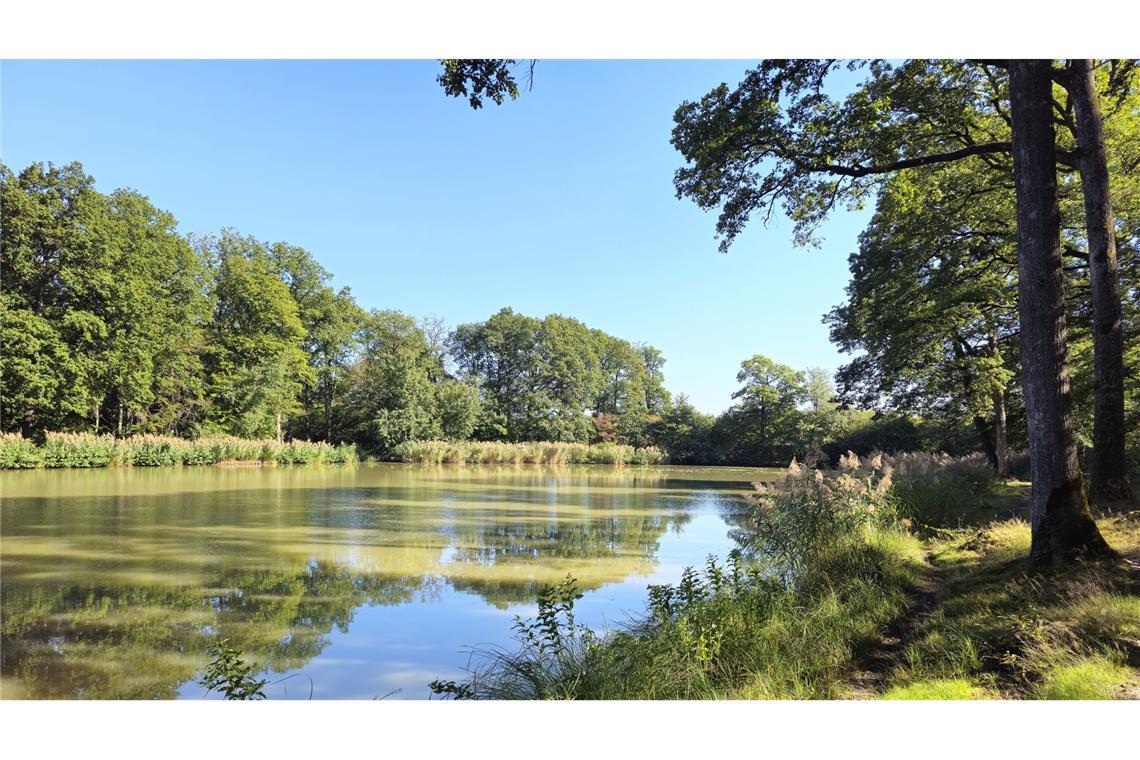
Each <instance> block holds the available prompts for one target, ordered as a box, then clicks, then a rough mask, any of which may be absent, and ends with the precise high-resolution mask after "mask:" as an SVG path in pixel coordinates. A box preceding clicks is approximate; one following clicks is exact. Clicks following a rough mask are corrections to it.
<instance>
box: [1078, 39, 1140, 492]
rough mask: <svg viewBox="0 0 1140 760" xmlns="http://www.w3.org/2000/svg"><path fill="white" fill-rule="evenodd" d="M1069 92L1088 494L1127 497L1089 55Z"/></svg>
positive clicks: (1108, 221) (1110, 231) (1102, 162)
mask: <svg viewBox="0 0 1140 760" xmlns="http://www.w3.org/2000/svg"><path fill="white" fill-rule="evenodd" d="M1068 91H1069V96H1070V97H1071V98H1072V102H1073V110H1074V113H1075V116H1076V119H1075V126H1076V138H1077V147H1078V149H1079V150H1078V158H1077V170H1078V171H1079V172H1080V175H1081V189H1082V192H1083V193H1084V204H1085V227H1086V228H1087V231H1088V244H1089V280H1090V282H1089V285H1090V289H1091V291H1092V318H1093V365H1094V370H1093V389H1094V390H1093V392H1094V409H1095V413H1094V415H1095V416H1094V418H1093V457H1092V460H1093V461H1092V472H1091V476H1092V477H1091V481H1092V483H1091V487H1090V489H1089V490H1090V498H1092V499H1093V500H1096V499H1098V498H1099V499H1108V500H1114V499H1129V498H1131V492H1130V489H1129V486H1128V464H1127V459H1126V458H1125V454H1124V337H1123V333H1122V331H1121V325H1120V282H1119V277H1118V276H1117V269H1116V234H1115V225H1114V221H1113V211H1112V196H1111V195H1110V194H1109V181H1108V156H1107V154H1106V153H1105V148H1104V119H1103V117H1102V115H1101V110H1100V100H1099V98H1098V96H1097V92H1096V83H1095V81H1094V80H1093V67H1092V61H1091V60H1087V59H1077V60H1073V61H1070V62H1069V80H1068Z"/></svg>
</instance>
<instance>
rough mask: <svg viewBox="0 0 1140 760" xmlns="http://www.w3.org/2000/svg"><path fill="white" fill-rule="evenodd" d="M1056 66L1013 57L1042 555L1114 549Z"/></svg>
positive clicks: (1024, 310)
mask: <svg viewBox="0 0 1140 760" xmlns="http://www.w3.org/2000/svg"><path fill="white" fill-rule="evenodd" d="M1051 68H1052V67H1051V64H1050V62H1049V61H1042V60H1018V61H1011V62H1010V119H1011V125H1012V128H1013V144H1014V151H1013V161H1014V181H1015V184H1016V188H1017V249H1018V254H1017V260H1018V272H1019V277H1018V290H1019V304H1018V308H1019V312H1020V317H1021V319H1020V322H1021V346H1022V362H1023V365H1024V367H1023V370H1022V386H1023V388H1024V393H1025V407H1026V413H1027V418H1028V426H1029V456H1030V467H1031V472H1032V478H1031V479H1032V483H1033V493H1032V512H1031V522H1032V535H1033V546H1032V549H1031V556H1032V557H1033V559H1034V561H1036V562H1038V563H1040V564H1051V563H1055V562H1059V561H1065V560H1069V559H1072V558H1073V557H1074V556H1077V555H1082V554H1087V555H1101V554H1108V553H1110V551H1111V550H1110V549H1109V548H1108V544H1106V543H1105V541H1104V539H1103V538H1102V537H1101V535H1100V531H1099V530H1098V529H1097V526H1096V522H1095V521H1094V520H1093V519H1092V516H1091V515H1090V514H1089V509H1088V504H1087V502H1086V500H1085V493H1084V485H1083V482H1082V479H1081V471H1080V465H1079V464H1078V462H1077V446H1076V439H1075V438H1074V435H1073V421H1072V400H1071V399H1070V396H1069V370H1068V366H1067V361H1066V350H1067V347H1066V328H1065V308H1064V295H1063V293H1062V290H1061V280H1062V272H1061V269H1062V266H1061V240H1060V211H1059V209H1058V206H1057V176H1056V172H1057V169H1056V158H1055V156H1054V150H1055V147H1054V146H1055V142H1054V140H1055V138H1054V135H1053V97H1052V91H1051V90H1052V71H1051Z"/></svg>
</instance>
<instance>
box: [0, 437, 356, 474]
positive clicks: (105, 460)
mask: <svg viewBox="0 0 1140 760" xmlns="http://www.w3.org/2000/svg"><path fill="white" fill-rule="evenodd" d="M357 459H358V456H357V453H356V447H355V446H352V445H344V444H342V445H332V444H328V443H323V442H313V441H287V442H284V443H279V442H277V441H274V440H264V441H254V440H246V439H242V438H233V437H228V436H218V437H210V438H197V439H186V438H176V437H173V436H163V435H136V436H132V437H130V438H115V437H114V436H111V435H94V434H92V433H48V434H47V435H46V437H45V439H44V441H43V442H42V443H40V444H38V445H37V444H36V443H34V442H33V441H31V440H29V439H26V438H24V437H23V436H21V435H20V434H19V433H5V434H3V435H0V469H27V468H34V467H53V468H54V467H112V466H117V465H121V466H130V467H173V466H196V465H212V464H219V463H224V462H262V463H265V464H343V463H347V462H355V461H357Z"/></svg>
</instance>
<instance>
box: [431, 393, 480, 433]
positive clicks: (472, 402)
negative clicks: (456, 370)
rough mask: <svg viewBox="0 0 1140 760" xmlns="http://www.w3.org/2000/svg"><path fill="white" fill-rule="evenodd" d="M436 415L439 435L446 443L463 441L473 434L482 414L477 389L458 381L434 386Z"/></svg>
mask: <svg viewBox="0 0 1140 760" xmlns="http://www.w3.org/2000/svg"><path fill="white" fill-rule="evenodd" d="M435 404H436V413H437V414H438V416H439V430H440V435H442V436H443V438H444V439H446V440H448V441H465V440H467V439H469V438H470V437H471V434H472V433H474V432H475V428H476V427H477V426H478V424H479V416H480V414H481V413H482V404H481V403H480V401H479V389H478V387H476V386H475V385H471V384H468V383H461V382H459V381H458V380H445V381H443V382H441V383H439V384H438V385H437V386H436V391H435Z"/></svg>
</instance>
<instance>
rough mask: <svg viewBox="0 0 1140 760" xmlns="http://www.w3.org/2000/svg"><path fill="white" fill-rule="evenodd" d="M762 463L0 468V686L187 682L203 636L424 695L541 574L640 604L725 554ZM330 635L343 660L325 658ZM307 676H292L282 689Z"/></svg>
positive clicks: (527, 594) (253, 655)
mask: <svg viewBox="0 0 1140 760" xmlns="http://www.w3.org/2000/svg"><path fill="white" fill-rule="evenodd" d="M762 475H763V473H760V471H757V470H743V469H726V470H711V469H707V468H671V467H662V468H650V469H634V468H630V469H626V470H620V469H608V468H566V469H549V468H542V467H502V468H498V467H496V468H463V467H453V468H447V467H442V468H424V467H405V466H397V465H361V466H358V467H330V468H319V467H312V468H284V467H282V468H204V469H200V470H199V469H192V468H181V469H173V470H158V469H155V470H145V469H139V470H132V469H117V470H104V471H54V472H53V471H41V472H17V473H3V474H0V489H3V490H2V491H0V493H2V495H3V508H2V510H0V535H2V537H3V543H2V545H0V572H2V574H3V584H2V587H0V605H2V613H3V618H2V621H0V638H2V641H0V690H2V696H4V697H6V698H11V697H24V698H77V697H78V698H132V699H138V698H144V699H152V698H172V697H177V696H196V695H198V694H199V693H200V691H201V690H200V689H197V690H195V687H194V684H193V683H192V680H193V678H194V675H195V672H196V671H197V670H198V669H200V668H201V666H202V664H203V662H204V655H203V653H204V651H205V649H206V647H207V646H209V644H210V643H211V642H212V641H213V640H214V639H215V638H217V637H219V636H222V637H228V638H230V639H231V640H232V641H233V643H234V645H235V646H237V647H238V648H240V649H242V650H243V651H244V652H246V653H247V657H248V658H249V659H250V660H252V661H254V662H256V664H257V666H258V668H260V669H261V670H262V671H263V672H266V673H271V674H281V675H287V674H290V673H296V672H298V671H299V670H301V669H307V670H309V671H312V672H310V673H309V675H312V674H313V673H314V672H315V673H320V674H321V677H314V680H315V682H316V684H317V687H318V688H317V690H316V695H317V696H321V697H357V696H368V695H370V694H371V695H376V694H380V693H384V692H385V691H387V690H389V689H388V688H387V687H390V686H392V684H396V685H397V686H396V688H401V687H402V688H405V692H404V695H405V696H423V695H424V693H425V692H426V683H427V681H429V680H431V679H432V678H435V677H438V676H450V675H451V673H450V672H447V669H449V668H450V669H452V670H454V669H456V668H458V667H459V666H461V665H462V664H463V662H464V659H463V656H462V655H461V654H460V653H459V652H458V649H459V648H460V645H462V644H469V643H476V642H487V641H505V640H506V638H507V637H508V636H509V633H510V631H509V624H508V621H509V614H513V613H514V612H516V611H519V610H520V609H522V610H523V611H525V607H521V608H520V605H523V606H525V605H530V604H531V602H532V601H533V599H534V596H535V592H536V590H537V588H538V587H539V586H540V585H542V584H545V583H550V582H554V581H556V580H559V579H561V578H562V577H564V576H565V575H566V574H567V573H570V574H573V575H574V576H575V577H577V578H578V579H579V582H580V584H581V585H582V587H583V588H585V589H587V590H593V591H594V593H593V594H588V595H587V598H586V599H584V600H583V601H582V605H583V609H584V614H585V615H586V616H587V617H588V616H589V615H591V614H593V615H594V617H595V619H597V620H600V618H601V615H602V614H607V615H609V616H611V618H612V617H613V616H615V615H616V614H618V613H620V612H621V610H622V609H623V608H626V609H633V608H637V607H640V604H641V598H642V595H643V593H644V587H645V584H646V583H647V582H657V580H660V579H673V578H672V576H674V575H675V574H676V573H679V569H680V567H681V566H682V565H683V564H695V563H700V562H701V561H703V558H704V555H705V554H706V553H707V552H708V551H710V550H714V551H719V552H721V553H723V552H724V551H727V548H728V546H729V541H728V539H727V537H726V534H727V529H728V525H727V524H726V521H727V520H729V519H730V518H731V514H732V513H733V511H734V508H735V507H734V505H736V504H738V503H739V494H741V493H743V492H744V491H745V490H746V489H747V487H748V482H749V481H750V480H756V479H759V478H760V477H761V476H762ZM663 545H665V547H664V548H663ZM718 547H719V548H718ZM358 617H362V618H364V619H363V620H358V619H357V618H358ZM334 642H335V643H336V645H335V646H333V647H332V649H334V650H337V651H338V652H340V651H341V650H345V651H346V652H350V653H351V658H352V659H350V660H345V659H344V658H343V657H341V656H340V655H336V656H328V657H326V656H325V654H324V653H325V652H326V650H327V649H329V648H330V645H332V644H333V643H334ZM339 661H343V662H345V663H347V664H346V665H345V666H344V667H343V668H341V669H339V670H338V669H337V662H339ZM424 675H427V677H426V678H420V677H421V676H424ZM415 679H420V680H418V681H416V680H415ZM307 691H308V687H307V685H305V686H304V687H302V686H301V685H299V684H294V685H293V686H292V687H291V691H290V696H293V695H302V696H303V695H307Z"/></svg>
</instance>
